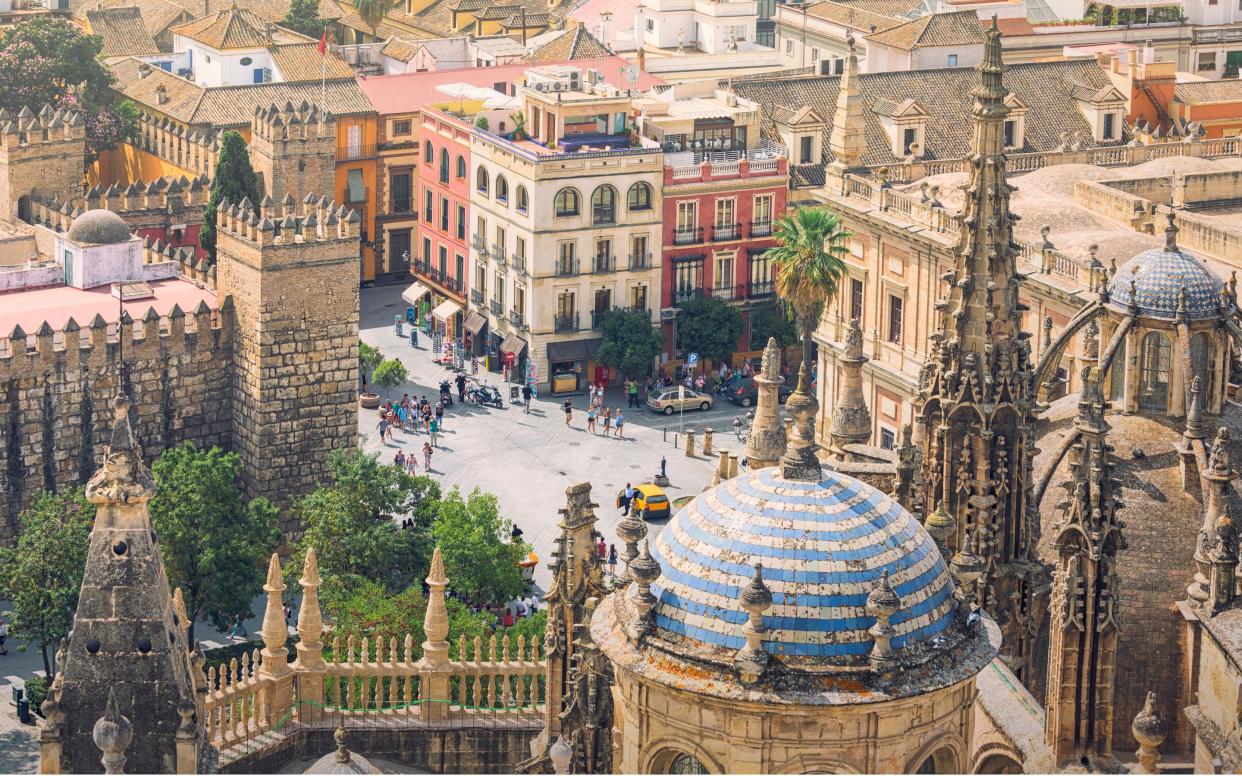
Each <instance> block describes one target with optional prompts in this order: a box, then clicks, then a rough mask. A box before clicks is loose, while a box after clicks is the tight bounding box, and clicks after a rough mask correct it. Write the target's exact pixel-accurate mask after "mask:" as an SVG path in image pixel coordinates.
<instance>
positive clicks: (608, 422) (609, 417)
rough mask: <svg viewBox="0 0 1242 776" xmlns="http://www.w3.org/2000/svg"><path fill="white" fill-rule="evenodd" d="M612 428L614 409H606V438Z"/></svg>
mask: <svg viewBox="0 0 1242 776" xmlns="http://www.w3.org/2000/svg"><path fill="white" fill-rule="evenodd" d="M611 428H612V407H605V408H604V436H608V432H609V430H610V429H611Z"/></svg>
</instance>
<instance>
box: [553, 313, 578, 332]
mask: <svg viewBox="0 0 1242 776" xmlns="http://www.w3.org/2000/svg"><path fill="white" fill-rule="evenodd" d="M553 323H554V325H553V328H554V329H555V331H556V333H557V334H564V333H566V332H574V331H577V330H578V314H577V313H574V314H573V315H558V316H556V319H555V321H554V322H553Z"/></svg>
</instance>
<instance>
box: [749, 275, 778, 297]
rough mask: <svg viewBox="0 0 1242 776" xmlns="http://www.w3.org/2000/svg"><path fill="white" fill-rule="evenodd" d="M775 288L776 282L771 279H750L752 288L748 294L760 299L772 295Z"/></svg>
mask: <svg viewBox="0 0 1242 776" xmlns="http://www.w3.org/2000/svg"><path fill="white" fill-rule="evenodd" d="M775 290H776V287H775V283H774V282H773V281H771V280H752V281H750V289H749V290H748V291H747V293H746V296H748V297H749V298H751V299H759V298H762V297H765V296H771V295H772V294H773V292H774V291H775Z"/></svg>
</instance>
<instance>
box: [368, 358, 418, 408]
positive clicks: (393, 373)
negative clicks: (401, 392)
mask: <svg viewBox="0 0 1242 776" xmlns="http://www.w3.org/2000/svg"><path fill="white" fill-rule="evenodd" d="M409 376H410V372H409V370H407V369H406V368H405V364H402V363H401V362H400V361H398V360H397V359H395V358H390V359H387V360H385V361H384V362H383V363H381V364H380V365H379V366H377V367H375V371H374V372H373V373H372V374H371V382H373V383H375V384H376V385H378V386H380V387H381V388H383V389H384V398H385V399H387V398H389V392H390V391H391V390H392V389H393V388H396V387H397V386H398V385H401V384H402V383H404V382H405V381H406V378H408V377H409Z"/></svg>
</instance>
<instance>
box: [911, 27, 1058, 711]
mask: <svg viewBox="0 0 1242 776" xmlns="http://www.w3.org/2000/svg"><path fill="white" fill-rule="evenodd" d="M977 70H978V73H979V81H980V82H979V86H978V87H976V88H975V89H974V90H973V91H972V93H971V94H972V96H973V98H974V106H973V108H972V110H971V124H972V126H973V129H972V141H971V153H970V156H969V157H968V159H967V161H968V164H969V171H970V180H969V182H968V184H967V185H966V199H965V205H964V208H963V214H962V220H963V228H962V230H961V234H960V237H959V242H958V246H957V257H956V261H955V262H954V266H953V269H952V270H951V271H949V272H948V273H946V274H945V275H943V276H942V277H943V279H944V280H945V281H946V282H947V284H948V287H947V289H946V291H947V295H946V298H945V299H944V300H943V301H942V302H941V303H940V304H939V305H938V308H939V309H940V322H939V326H938V330H937V331H934V332H933V333H932V334H931V342H932V346H931V352H930V354H929V357H928V364H927V366H926V367H925V368H924V369H923V371H922V372H921V373H920V379H919V390H918V393H917V394H916V396H915V398H914V402H913V403H914V415H915V420H914V425H915V429H914V438H915V440H917V444H919V445H920V447H921V448H922V450H921V451H922V460H923V471H922V478H921V481H922V488H923V498H922V503H923V504H926V505H931V504H942V503H943V504H944V507H945V509H946V510H947V511H948V512H949V513H950V514H951V515H952V517H953V518H954V521H955V523H956V535H955V536H953V537H951V539H950V540H949V541H948V542H947V545H948V547H949V548H951V549H952V550H954V551H960V550H962V549H963V548H964V546H965V544H966V539H967V537H968V536H969V537H973V543H974V545H975V546H973V547H970V548H969V553H968V555H974V556H977V557H978V558H980V559H982V561H983V563H984V569H983V572H982V577H981V578H980V580H979V584H978V585H977V586H976V591H977V593H978V603H979V604H980V605H981V606H983V607H984V609H986V610H987V611H988V612H989V613H991V614H992V615H994V616H995V618H996V620H997V621H998V622H1000V623H1001V635H1002V644H1001V654H1002V655H1003V656H1004V657H1005V659H1006V662H1007V664H1008V665H1009V666H1010V668H1012V669H1013V670H1014V672H1015V673H1016V674H1017V675H1018V677H1019V678H1020V679H1022V681H1023V682H1024V683H1026V684H1027V686H1028V687H1029V688H1030V689H1031V690H1032V691H1033V692H1035V693H1036V695H1039V694H1040V693H1041V692H1042V687H1041V686H1040V682H1041V681H1042V677H1041V676H1040V675H1036V674H1037V672H1033V671H1030V670H1029V669H1030V667H1032V666H1033V665H1035V664H1036V663H1037V661H1035V660H1034V659H1033V658H1034V654H1035V650H1037V649H1038V650H1042V649H1043V647H1041V646H1039V645H1037V644H1036V641H1037V639H1036V637H1035V635H1034V634H1035V633H1037V631H1038V628H1037V627H1035V626H1034V623H1038V622H1039V621H1040V620H1041V619H1042V617H1043V612H1044V610H1045V607H1046V606H1047V580H1046V575H1045V572H1044V570H1043V568H1042V566H1041V565H1040V564H1038V563H1037V562H1035V558H1034V541H1035V538H1036V536H1037V533H1038V530H1039V529H1038V524H1037V520H1038V510H1036V509H1034V508H1033V505H1032V501H1033V492H1032V488H1033V483H1034V480H1035V477H1034V474H1033V464H1034V457H1035V447H1034V433H1035V411H1034V410H1035V399H1036V394H1035V391H1036V385H1035V374H1034V367H1033V366H1032V364H1031V343H1030V335H1029V334H1027V333H1025V332H1023V331H1022V312H1023V310H1024V309H1025V306H1024V305H1022V304H1021V303H1020V302H1019V301H1018V287H1019V284H1020V281H1021V276H1020V275H1019V274H1018V272H1017V255H1018V246H1017V244H1016V242H1015V241H1014V237H1013V228H1014V223H1015V222H1016V221H1017V217H1016V216H1015V215H1013V214H1012V213H1011V212H1010V208H1009V197H1010V193H1011V191H1012V187H1011V186H1010V185H1009V183H1008V181H1007V180H1006V177H1005V120H1006V118H1007V117H1008V115H1009V107H1008V106H1007V105H1006V104H1005V99H1006V97H1007V96H1008V91H1007V90H1006V88H1005V85H1004V73H1005V65H1004V62H1003V60H1002V56H1001V35H1000V30H999V29H998V28H997V24H996V20H995V18H993V21H992V25H991V27H990V28H989V29H988V30H987V41H986V44H985V46H984V56H983V61H982V62H981V63H980V64H979V66H978V68H977Z"/></svg>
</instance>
